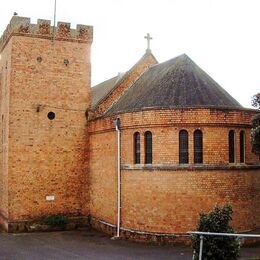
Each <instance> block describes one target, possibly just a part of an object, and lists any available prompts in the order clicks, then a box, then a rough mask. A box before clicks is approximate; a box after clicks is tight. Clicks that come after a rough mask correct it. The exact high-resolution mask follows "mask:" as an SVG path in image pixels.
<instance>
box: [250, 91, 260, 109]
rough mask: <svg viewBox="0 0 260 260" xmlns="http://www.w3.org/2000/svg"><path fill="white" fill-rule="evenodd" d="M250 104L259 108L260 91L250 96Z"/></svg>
mask: <svg viewBox="0 0 260 260" xmlns="http://www.w3.org/2000/svg"><path fill="white" fill-rule="evenodd" d="M252 106H253V107H256V108H258V109H260V93H257V94H255V95H254V96H253V97H252Z"/></svg>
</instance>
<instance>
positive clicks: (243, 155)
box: [239, 131, 245, 163]
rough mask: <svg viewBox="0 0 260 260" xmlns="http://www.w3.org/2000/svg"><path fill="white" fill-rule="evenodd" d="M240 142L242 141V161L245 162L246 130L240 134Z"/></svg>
mask: <svg viewBox="0 0 260 260" xmlns="http://www.w3.org/2000/svg"><path fill="white" fill-rule="evenodd" d="M239 143H240V162H241V163H244V162H245V132H244V131H241V132H240V134H239Z"/></svg>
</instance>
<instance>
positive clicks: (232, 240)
mask: <svg viewBox="0 0 260 260" xmlns="http://www.w3.org/2000/svg"><path fill="white" fill-rule="evenodd" d="M232 213H233V210H232V207H231V206H230V205H225V206H224V207H223V208H221V207H219V206H215V207H214V209H213V210H212V211H211V212H209V213H208V214H205V213H201V214H200V219H199V223H198V228H197V230H198V231H201V232H215V233H234V230H233V228H232V227H231V226H230V224H229V222H230V221H231V220H232ZM192 247H193V250H194V252H195V259H199V250H200V236H199V235H194V236H193V237H192ZM239 250H240V244H239V240H238V239H237V238H236V237H223V236H203V259H204V260H224V259H230V260H234V259H237V258H238V256H239Z"/></svg>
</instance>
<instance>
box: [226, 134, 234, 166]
mask: <svg viewBox="0 0 260 260" xmlns="http://www.w3.org/2000/svg"><path fill="white" fill-rule="evenodd" d="M228 147H229V162H230V163H234V162H235V132H234V130H231V131H229V135H228Z"/></svg>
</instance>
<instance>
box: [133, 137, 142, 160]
mask: <svg viewBox="0 0 260 260" xmlns="http://www.w3.org/2000/svg"><path fill="white" fill-rule="evenodd" d="M140 157H141V145H140V133H138V132H136V133H134V163H135V164H139V163H140Z"/></svg>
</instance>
